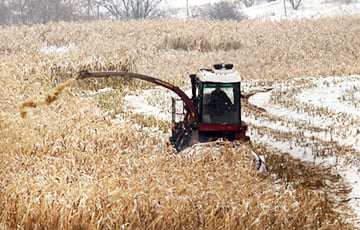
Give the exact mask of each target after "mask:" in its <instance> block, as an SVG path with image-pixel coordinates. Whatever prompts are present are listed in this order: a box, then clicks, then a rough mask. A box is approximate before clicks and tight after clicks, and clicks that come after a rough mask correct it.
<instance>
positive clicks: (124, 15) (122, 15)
mask: <svg viewBox="0 0 360 230" xmlns="http://www.w3.org/2000/svg"><path fill="white" fill-rule="evenodd" d="M95 2H96V4H98V5H100V6H102V7H104V8H105V9H106V10H107V11H108V12H109V13H110V14H111V15H112V16H114V17H115V18H117V19H129V18H135V19H140V18H143V19H145V18H156V17H159V16H162V15H163V13H164V12H163V11H162V10H160V9H159V4H160V3H161V2H162V0H97V1H95Z"/></svg>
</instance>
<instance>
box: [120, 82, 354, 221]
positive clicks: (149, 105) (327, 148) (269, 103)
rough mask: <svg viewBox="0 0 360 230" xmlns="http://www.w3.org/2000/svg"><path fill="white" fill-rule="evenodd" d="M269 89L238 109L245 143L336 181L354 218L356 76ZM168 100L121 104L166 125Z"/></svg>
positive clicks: (144, 98)
mask: <svg viewBox="0 0 360 230" xmlns="http://www.w3.org/2000/svg"><path fill="white" fill-rule="evenodd" d="M262 85H263V82H261V84H260V83H259V82H256V81H244V82H243V86H242V87H243V91H244V93H245V94H246V93H247V92H251V91H253V90H254V89H261V87H263V86H262ZM269 87H270V88H272V90H270V91H268V92H259V93H256V94H255V95H253V96H251V97H250V98H249V102H248V103H249V105H248V106H246V105H244V106H243V111H242V118H243V120H244V121H246V122H247V124H248V125H249V132H248V135H249V136H250V138H251V140H252V141H253V142H254V143H258V144H262V145H266V146H270V147H271V148H273V149H276V150H277V151H278V152H280V153H284V154H286V153H287V154H289V155H290V156H292V157H294V158H298V159H301V160H302V161H306V162H310V163H314V164H321V165H323V166H325V167H328V168H331V169H332V172H333V173H335V174H339V175H341V176H342V177H343V178H344V180H345V181H346V183H347V184H348V185H349V186H350V187H351V188H352V192H351V193H350V196H349V197H348V198H349V199H350V201H349V204H350V206H351V207H352V208H353V209H354V212H355V213H356V214H357V215H358V217H359V218H360V200H359V198H360V197H359V194H360V171H359V166H360V156H359V153H360V136H359V134H360V128H359V127H360V120H359V117H360V113H359V111H358V108H359V106H360V102H359V99H360V93H359V89H360V76H359V75H354V76H348V77H346V76H341V77H327V78H311V77H309V78H302V79H295V80H285V81H274V82H268V83H267V85H266V87H264V89H268V88H269ZM159 92H161V93H159ZM159 95H161V96H159ZM171 96H176V95H175V94H173V93H172V92H171V91H167V90H163V89H157V88H156V89H151V90H147V91H145V92H144V93H143V94H141V95H139V96H137V98H138V99H136V98H135V97H134V96H128V97H126V101H127V102H128V105H130V107H132V108H134V111H135V112H138V113H146V114H152V115H156V116H159V117H161V118H163V119H170V103H169V101H170V97H171ZM245 103H246V102H244V104H245ZM259 108H261V109H259ZM264 110H265V111H264ZM263 154H264V155H266V153H263ZM339 202H340V201H339Z"/></svg>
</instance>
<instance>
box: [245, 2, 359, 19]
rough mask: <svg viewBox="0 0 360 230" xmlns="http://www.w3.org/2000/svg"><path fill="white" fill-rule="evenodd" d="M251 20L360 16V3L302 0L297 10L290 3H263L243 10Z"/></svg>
mask: <svg viewBox="0 0 360 230" xmlns="http://www.w3.org/2000/svg"><path fill="white" fill-rule="evenodd" d="M242 12H243V14H244V15H245V16H246V17H247V18H249V19H256V18H261V19H265V20H280V19H300V18H320V17H333V16H341V15H355V14H357V15H359V14H360V3H357V2H354V3H351V4H345V3H343V4H340V3H327V1H324V0H302V1H301V3H300V6H299V8H298V9H297V10H294V9H293V8H292V6H291V4H290V3H289V1H285V4H284V1H283V0H277V1H272V2H268V3H266V2H265V3H262V4H259V5H255V6H252V7H248V8H243V9H242Z"/></svg>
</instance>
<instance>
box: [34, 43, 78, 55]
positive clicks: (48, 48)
mask: <svg viewBox="0 0 360 230" xmlns="http://www.w3.org/2000/svg"><path fill="white" fill-rule="evenodd" d="M73 50H76V46H75V45H74V44H71V43H70V44H68V45H66V46H60V47H57V46H55V45H44V46H43V47H41V49H40V52H42V53H44V54H63V53H66V52H69V51H73Z"/></svg>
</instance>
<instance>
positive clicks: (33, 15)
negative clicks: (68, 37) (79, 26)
mask: <svg viewBox="0 0 360 230" xmlns="http://www.w3.org/2000/svg"><path fill="white" fill-rule="evenodd" d="M70 3H71V2H70V1H62V0H47V1H46V0H9V1H8V4H9V10H10V11H11V13H12V23H14V24H36V23H47V22H49V21H60V20H63V21H68V20H72V19H73V18H74V11H73V8H72V7H71V4H70Z"/></svg>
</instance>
